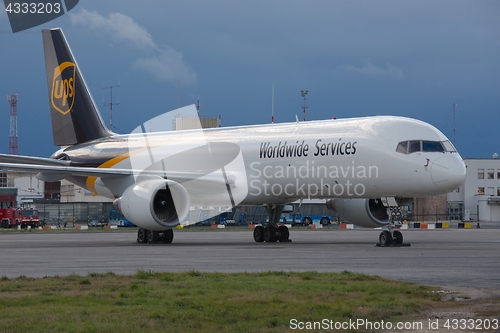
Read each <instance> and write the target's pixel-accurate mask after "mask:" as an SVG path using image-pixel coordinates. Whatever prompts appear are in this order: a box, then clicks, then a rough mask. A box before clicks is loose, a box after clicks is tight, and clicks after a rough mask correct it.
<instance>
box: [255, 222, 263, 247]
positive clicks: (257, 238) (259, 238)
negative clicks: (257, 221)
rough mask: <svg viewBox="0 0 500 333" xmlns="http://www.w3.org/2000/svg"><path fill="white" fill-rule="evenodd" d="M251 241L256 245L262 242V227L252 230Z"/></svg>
mask: <svg viewBox="0 0 500 333" xmlns="http://www.w3.org/2000/svg"><path fill="white" fill-rule="evenodd" d="M253 239H254V240H255V241H256V242H257V243H262V242H263V241H264V227H263V226H261V225H258V226H256V227H255V228H254V229H253Z"/></svg>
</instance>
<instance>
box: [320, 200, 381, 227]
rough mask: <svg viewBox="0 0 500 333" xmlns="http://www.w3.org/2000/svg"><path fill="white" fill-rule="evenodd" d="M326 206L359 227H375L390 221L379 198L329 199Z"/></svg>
mask: <svg viewBox="0 0 500 333" xmlns="http://www.w3.org/2000/svg"><path fill="white" fill-rule="evenodd" d="M326 207H327V208H328V209H330V210H333V211H335V212H337V213H338V214H339V215H340V216H341V217H342V218H343V219H345V220H347V221H349V222H350V223H352V224H355V225H358V226H360V227H365V228H376V227H381V226H384V225H387V224H389V222H390V221H389V215H387V207H385V206H384V204H383V203H382V200H380V199H329V200H327V201H326Z"/></svg>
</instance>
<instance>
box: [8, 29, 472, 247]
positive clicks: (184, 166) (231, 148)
mask: <svg viewBox="0 0 500 333" xmlns="http://www.w3.org/2000/svg"><path fill="white" fill-rule="evenodd" d="M42 36H43V44H44V54H45V64H46V74H47V84H48V95H49V105H50V113H51V118H52V130H53V139H54V145H56V146H60V147H61V148H60V149H59V150H57V151H56V152H55V153H54V154H53V155H52V156H51V157H50V158H40V157H30V156H11V155H1V156H0V168H2V169H4V170H21V171H28V172H38V174H37V177H38V178H39V179H41V180H44V181H56V180H61V179H67V180H68V181H70V182H73V183H74V184H77V185H79V186H82V187H84V188H86V189H87V190H89V191H91V192H93V193H96V194H100V195H104V196H107V197H110V198H112V199H113V200H114V206H115V208H116V209H118V210H119V211H121V212H122V213H123V215H124V216H125V217H126V218H127V219H128V220H130V221H131V222H133V223H134V224H136V225H137V226H139V230H138V234H137V240H138V242H140V243H147V242H163V243H171V242H172V240H173V228H175V227H176V226H177V225H179V224H187V223H193V222H192V221H191V222H189V221H187V217H188V215H189V210H190V207H192V206H194V205H203V206H218V205H225V204H227V203H230V206H233V207H234V206H235V205H265V206H266V208H267V210H268V212H269V222H268V223H267V224H266V225H265V226H257V227H255V229H254V233H253V236H254V240H255V241H256V242H264V241H265V242H276V241H288V240H289V231H288V228H287V227H286V226H284V225H281V224H279V220H280V216H281V214H282V211H283V208H284V206H285V204H287V203H290V202H293V201H296V200H302V199H312V198H313V199H324V200H326V205H327V207H328V208H329V209H332V210H335V211H337V212H338V213H339V214H340V215H341V216H342V217H343V218H345V219H347V220H348V221H350V222H351V223H353V224H356V225H358V226H361V227H367V228H374V227H384V228H383V231H382V232H381V234H380V237H379V241H380V243H382V244H391V243H395V244H401V243H402V242H403V236H402V234H401V232H400V231H398V230H395V228H394V226H395V224H396V223H397V221H395V219H394V218H393V216H392V214H395V213H397V212H398V209H399V207H400V206H401V205H406V204H408V202H410V201H411V200H412V198H414V197H423V196H430V195H437V194H442V193H446V192H448V191H451V190H454V189H456V188H457V187H458V186H460V185H461V184H462V183H463V182H464V180H465V165H464V162H463V160H462V158H461V157H460V155H459V154H458V152H457V151H456V150H455V148H454V147H453V145H452V144H451V143H450V141H449V140H448V139H447V138H446V136H445V135H443V133H441V132H440V131H439V130H437V129H436V128H435V127H433V126H431V125H429V124H428V123H425V122H423V121H419V120H415V119H411V118H405V117H395V116H374V117H362V118H350V119H338V120H323V121H307V122H294V123H282V124H267V125H252V126H237V127H222V128H213V129H205V130H201V129H200V130H199V131H196V130H185V131H163V132H150V133H148V132H146V131H145V130H144V126H142V127H141V128H142V129H143V130H142V131H139V132H137V133H132V134H125V135H124V134H116V133H113V132H111V131H109V130H108V129H107V128H106V127H105V125H104V123H103V121H102V119H101V116H100V114H99V112H98V109H97V107H96V105H95V102H94V101H93V99H92V96H91V94H90V92H89V90H88V88H87V86H86V84H85V81H84V79H83V76H82V74H81V72H80V68H79V67H78V65H77V63H76V61H75V58H74V57H73V54H72V52H71V50H70V48H69V46H68V43H67V41H66V38H65V37H64V34H63V32H62V31H61V29H50V30H43V31H42ZM200 134H201V136H200Z"/></svg>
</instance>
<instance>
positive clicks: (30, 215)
mask: <svg viewBox="0 0 500 333" xmlns="http://www.w3.org/2000/svg"><path fill="white" fill-rule="evenodd" d="M0 221H1V222H0V226H1V227H2V228H17V227H18V226H21V228H25V227H27V226H31V227H36V226H38V222H39V221H40V219H39V217H38V210H36V209H32V208H12V207H9V208H0Z"/></svg>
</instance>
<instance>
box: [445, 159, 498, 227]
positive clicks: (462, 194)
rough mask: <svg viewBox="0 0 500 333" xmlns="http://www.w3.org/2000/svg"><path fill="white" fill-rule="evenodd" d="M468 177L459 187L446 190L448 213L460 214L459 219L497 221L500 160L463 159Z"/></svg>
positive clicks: (452, 214)
mask: <svg viewBox="0 0 500 333" xmlns="http://www.w3.org/2000/svg"><path fill="white" fill-rule="evenodd" d="M464 161H465V165H466V166H467V169H466V172H467V176H466V178H465V182H464V184H463V185H462V186H460V187H459V188H458V189H456V190H455V191H453V192H450V193H448V195H447V203H448V210H449V214H450V215H451V216H456V215H458V214H460V213H462V214H463V215H462V218H461V219H462V220H465V221H478V222H493V221H495V222H497V221H500V159H499V158H498V155H497V154H494V155H493V158H466V159H464Z"/></svg>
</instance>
